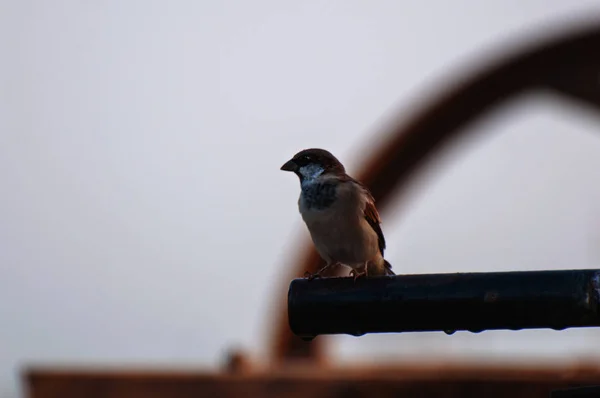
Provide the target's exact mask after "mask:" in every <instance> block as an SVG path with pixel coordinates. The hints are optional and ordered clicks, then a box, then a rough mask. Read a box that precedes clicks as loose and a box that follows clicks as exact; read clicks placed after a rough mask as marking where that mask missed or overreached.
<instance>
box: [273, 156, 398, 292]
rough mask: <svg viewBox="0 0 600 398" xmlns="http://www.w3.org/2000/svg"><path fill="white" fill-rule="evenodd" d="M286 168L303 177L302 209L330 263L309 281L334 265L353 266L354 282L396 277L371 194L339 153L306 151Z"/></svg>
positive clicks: (301, 212) (283, 168)
mask: <svg viewBox="0 0 600 398" xmlns="http://www.w3.org/2000/svg"><path fill="white" fill-rule="evenodd" d="M281 170H283V171H291V172H293V173H294V174H296V175H297V176H298V178H299V179H300V188H301V190H300V198H299V199H298V209H299V210H300V214H301V215H302V219H303V220H304V223H305V224H306V226H307V228H308V231H309V232H310V236H311V239H312V241H313V243H314V245H315V248H316V250H317V252H318V253H319V255H320V256H321V258H322V259H323V260H325V263H326V265H325V266H324V267H323V268H321V269H320V270H319V271H317V272H316V273H314V274H310V273H308V272H307V274H308V277H309V279H312V278H314V277H317V276H320V274H321V273H322V272H323V271H325V270H326V269H327V268H329V267H331V266H333V265H345V266H347V267H350V268H351V271H350V275H351V276H354V280H355V281H356V278H358V277H359V276H363V275H364V276H365V277H367V276H369V275H371V276H375V275H395V273H394V272H393V271H392V266H391V264H390V263H389V262H388V261H387V260H385V259H384V258H383V252H384V250H385V238H384V236H383V232H382V230H381V227H380V224H381V219H380V218H379V213H378V212H377V208H376V207H375V200H374V199H373V196H372V194H371V192H370V191H369V190H368V189H367V188H366V187H365V186H364V185H363V184H362V183H360V182H359V181H357V180H355V179H354V178H352V177H350V176H349V175H348V174H346V170H345V168H344V166H343V165H342V163H340V161H339V160H338V159H337V158H336V157H335V156H333V155H332V154H331V153H330V152H329V151H326V150H324V149H319V148H310V149H305V150H302V151H300V152H298V153H297V154H296V155H294V157H293V158H292V159H290V160H288V161H287V162H286V163H285V164H284V165H283V166H281Z"/></svg>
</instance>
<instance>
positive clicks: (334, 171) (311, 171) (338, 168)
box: [281, 148, 346, 181]
mask: <svg viewBox="0 0 600 398" xmlns="http://www.w3.org/2000/svg"><path fill="white" fill-rule="evenodd" d="M281 170H283V171H291V172H293V173H295V174H296V175H297V176H298V177H299V178H300V181H305V180H312V179H315V178H318V177H320V176H325V175H343V174H345V173H346V170H345V169H344V166H343V165H342V164H341V163H340V161H339V160H337V158H336V157H335V156H333V155H332V154H331V153H330V152H329V151H326V150H324V149H318V148H311V149H305V150H303V151H300V152H298V153H297V154H295V155H294V157H293V158H291V159H290V160H288V161H287V162H286V163H285V164H284V165H283V166H281Z"/></svg>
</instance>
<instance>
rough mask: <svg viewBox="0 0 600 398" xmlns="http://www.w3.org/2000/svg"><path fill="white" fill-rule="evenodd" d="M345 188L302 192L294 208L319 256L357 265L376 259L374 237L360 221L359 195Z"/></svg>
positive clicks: (336, 186)
mask: <svg viewBox="0 0 600 398" xmlns="http://www.w3.org/2000/svg"><path fill="white" fill-rule="evenodd" d="M348 188H349V187H347V186H340V185H333V187H332V188H325V187H319V188H314V190H313V189H310V190H306V189H303V190H302V194H301V195H300V200H299V203H298V205H299V209H300V213H301V215H302V219H303V220H304V222H305V223H306V226H307V227H308V230H309V232H310V234H311V237H312V240H313V242H314V243H315V246H316V249H317V251H318V252H319V253H320V254H321V256H323V257H325V258H329V259H332V260H334V261H340V262H343V263H359V262H361V261H365V259H368V258H370V257H372V256H374V255H376V252H377V236H376V234H375V232H374V231H373V229H372V228H370V226H369V225H368V223H367V221H366V220H365V218H364V215H363V208H364V203H362V202H361V197H360V195H357V193H355V192H354V191H349V190H348ZM331 189H333V192H332V191H330V190H331ZM325 203H326V205H325ZM361 206H362V207H361Z"/></svg>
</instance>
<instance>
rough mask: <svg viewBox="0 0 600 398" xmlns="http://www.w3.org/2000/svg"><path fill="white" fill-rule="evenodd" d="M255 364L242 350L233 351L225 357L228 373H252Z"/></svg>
mask: <svg viewBox="0 0 600 398" xmlns="http://www.w3.org/2000/svg"><path fill="white" fill-rule="evenodd" d="M252 370H253V364H252V361H251V359H250V357H249V356H248V354H247V353H246V352H244V351H242V350H240V349H232V350H230V351H229V352H228V353H227V356H226V357H225V371H226V372H228V373H232V374H233V373H235V374H242V373H250V372H251V371H252Z"/></svg>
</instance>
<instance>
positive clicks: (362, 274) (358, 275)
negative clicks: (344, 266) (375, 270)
mask: <svg viewBox="0 0 600 398" xmlns="http://www.w3.org/2000/svg"><path fill="white" fill-rule="evenodd" d="M350 276H352V277H354V283H356V280H357V279H358V278H360V277H361V276H365V277H366V276H367V273H366V272H358V271H356V270H351V271H350Z"/></svg>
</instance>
